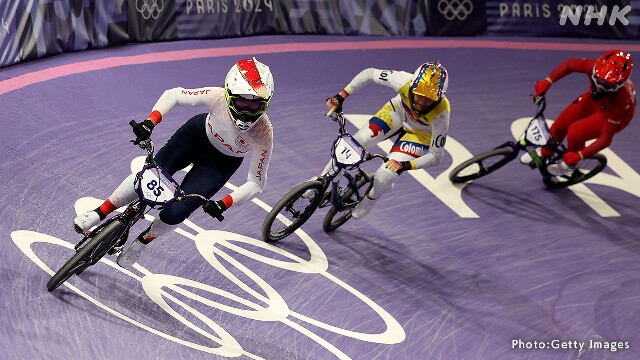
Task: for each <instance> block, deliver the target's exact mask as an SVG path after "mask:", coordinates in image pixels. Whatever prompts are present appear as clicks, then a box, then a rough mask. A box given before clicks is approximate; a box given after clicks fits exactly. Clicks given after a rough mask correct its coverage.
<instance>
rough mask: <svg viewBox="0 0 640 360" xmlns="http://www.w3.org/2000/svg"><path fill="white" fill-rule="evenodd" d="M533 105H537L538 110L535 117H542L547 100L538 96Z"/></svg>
mask: <svg viewBox="0 0 640 360" xmlns="http://www.w3.org/2000/svg"><path fill="white" fill-rule="evenodd" d="M533 103H534V104H536V105H538V110H537V111H536V116H535V117H539V116H542V115H543V113H544V109H546V108H547V99H546V98H545V97H544V95H540V96H538V97H536V98H535V99H534V100H533Z"/></svg>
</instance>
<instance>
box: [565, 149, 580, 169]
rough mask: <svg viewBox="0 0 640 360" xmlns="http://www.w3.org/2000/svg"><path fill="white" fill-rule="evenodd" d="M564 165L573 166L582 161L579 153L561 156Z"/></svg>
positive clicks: (568, 153)
mask: <svg viewBox="0 0 640 360" xmlns="http://www.w3.org/2000/svg"><path fill="white" fill-rule="evenodd" d="M562 159H563V160H564V163H565V164H567V165H569V166H575V165H576V164H577V163H578V162H579V161H580V160H582V156H580V152H573V151H569V152H567V153H565V154H564V156H562Z"/></svg>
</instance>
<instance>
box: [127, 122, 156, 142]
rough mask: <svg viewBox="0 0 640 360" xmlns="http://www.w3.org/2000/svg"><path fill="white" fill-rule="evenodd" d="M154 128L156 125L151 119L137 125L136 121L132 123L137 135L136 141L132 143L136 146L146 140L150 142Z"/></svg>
mask: <svg viewBox="0 0 640 360" xmlns="http://www.w3.org/2000/svg"><path fill="white" fill-rule="evenodd" d="M154 126H155V124H154V123H153V121H151V120H149V119H147V120H145V121H143V122H141V123H136V122H135V121H132V122H131V127H133V133H134V134H135V135H136V139H135V140H131V142H133V144H134V145H138V144H140V143H141V142H143V141H145V140H149V138H150V137H151V132H152V131H153V127H154Z"/></svg>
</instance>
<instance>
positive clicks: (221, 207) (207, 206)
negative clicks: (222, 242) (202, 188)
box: [202, 200, 227, 221]
mask: <svg viewBox="0 0 640 360" xmlns="http://www.w3.org/2000/svg"><path fill="white" fill-rule="evenodd" d="M202 208H203V209H204V212H206V213H207V214H209V215H211V217H214V218H216V219H218V221H222V220H224V216H222V213H223V212H225V210H227V205H225V204H224V202H223V201H222V200H218V201H211V200H207V202H205V203H204V205H202Z"/></svg>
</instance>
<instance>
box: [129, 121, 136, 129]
mask: <svg viewBox="0 0 640 360" xmlns="http://www.w3.org/2000/svg"><path fill="white" fill-rule="evenodd" d="M136 124H137V122H136V121H135V120H131V121H129V125H131V127H134V126H136Z"/></svg>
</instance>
